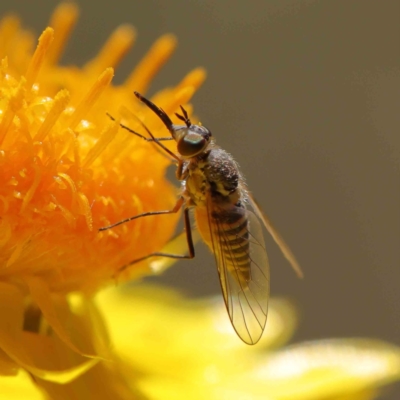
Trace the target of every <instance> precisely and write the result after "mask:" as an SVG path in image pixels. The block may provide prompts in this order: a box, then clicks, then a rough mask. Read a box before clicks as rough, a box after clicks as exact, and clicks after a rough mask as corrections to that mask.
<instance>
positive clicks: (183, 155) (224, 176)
mask: <svg viewBox="0 0 400 400" xmlns="http://www.w3.org/2000/svg"><path fill="white" fill-rule="evenodd" d="M135 95H136V97H137V98H138V99H139V100H140V101H141V102H143V103H144V104H145V105H146V106H147V107H149V108H150V109H151V110H152V111H153V112H154V113H155V114H156V115H157V116H158V117H159V118H160V119H161V120H162V122H163V123H164V125H165V126H166V127H167V129H168V131H169V133H170V134H171V136H170V137H166V138H155V137H154V136H153V134H152V133H151V132H150V130H149V129H147V128H146V126H145V125H144V124H142V126H143V127H144V128H145V130H146V131H147V133H148V134H149V136H150V138H147V137H145V136H143V135H141V134H139V133H137V132H135V131H133V130H132V129H130V128H128V127H127V126H124V125H121V126H122V127H123V128H124V129H127V130H128V131H129V132H131V133H133V134H135V135H137V136H139V137H141V138H143V139H145V140H147V141H149V142H154V143H155V144H157V145H158V146H160V148H161V149H162V150H163V151H165V152H166V153H167V154H168V155H169V156H171V157H172V158H173V159H174V161H176V163H177V170H176V177H177V178H178V180H179V181H181V183H182V190H181V194H180V196H179V198H178V200H177V202H176V205H175V206H174V208H173V209H172V210H165V211H154V212H146V213H142V214H139V215H136V216H134V217H130V218H127V219H125V220H123V221H119V222H117V223H115V224H113V225H110V226H106V227H103V228H101V229H100V231H103V230H106V229H110V228H113V227H115V226H117V225H120V224H122V223H125V222H128V221H132V220H134V219H137V218H142V217H147V216H151V215H160V214H173V213H177V212H178V211H179V210H180V209H181V208H183V210H184V214H183V215H184V224H185V235H186V240H187V245H188V253H189V254H188V255H178V254H169V253H161V252H157V253H152V254H149V255H147V256H145V257H142V258H140V259H137V260H134V261H132V262H130V263H129V264H127V265H124V266H123V267H121V268H120V270H119V272H120V271H122V270H124V269H126V268H128V267H129V266H130V265H132V264H134V263H137V262H139V261H143V260H145V259H147V258H149V257H154V256H161V257H169V258H175V259H182V258H193V257H194V254H195V253H194V246H193V239H192V231H191V226H190V219H189V209H194V215H195V219H196V222H197V229H198V231H199V233H200V236H201V237H202V239H203V240H204V242H205V243H206V244H207V245H208V247H209V248H210V250H211V251H212V253H213V254H214V257H215V262H216V264H217V270H218V275H219V281H220V284H221V289H222V294H223V297H224V301H225V306H226V309H227V311H228V314H229V318H230V320H231V323H232V326H233V328H234V329H235V331H236V333H237V334H238V336H239V337H240V339H242V340H243V342H245V343H247V344H255V343H257V342H258V341H259V340H260V338H261V335H262V333H263V331H264V328H265V324H266V321H267V310H268V300H269V284H270V275H269V263H268V257H267V252H266V250H265V244H264V239H263V234H262V228H261V225H260V222H259V221H260V220H261V221H262V222H263V224H264V226H265V227H266V229H267V230H268V231H269V233H270V234H271V236H272V237H273V239H274V240H275V242H276V243H277V245H278V246H279V248H280V249H281V251H282V253H283V255H284V256H285V257H286V258H287V260H288V261H289V262H290V264H291V265H292V267H293V269H294V270H295V271H296V273H297V275H299V277H301V276H302V271H301V269H300V266H299V264H298V262H297V261H296V259H295V257H294V255H293V253H292V252H291V250H290V249H289V247H288V245H287V244H286V243H285V241H284V240H283V239H282V237H281V236H280V234H279V233H278V232H277V230H276V229H275V228H274V227H273V225H272V224H271V222H270V220H269V219H268V218H267V216H266V215H265V214H264V213H263V212H262V211H261V210H260V208H259V207H258V205H257V203H256V202H255V201H254V199H253V197H252V196H251V194H250V193H249V192H248V191H247V188H246V185H245V183H244V180H243V178H242V176H241V174H240V171H239V167H238V165H237V163H236V162H235V160H234V159H233V158H232V156H231V155H230V154H228V153H227V152H226V151H225V150H223V149H221V148H220V147H218V146H217V145H216V144H215V141H214V138H213V136H212V134H211V131H210V130H209V129H207V128H206V127H204V126H202V125H193V124H192V123H191V121H190V119H189V117H188V114H187V112H186V110H185V109H184V108H183V107H182V106H181V110H182V115H180V114H176V116H177V117H178V118H179V119H180V120H181V121H183V122H184V125H175V124H173V123H172V121H171V119H170V118H169V117H168V115H167V114H166V113H165V112H164V111H163V110H162V109H161V108H159V107H157V106H156V105H155V104H154V103H152V102H151V101H150V100H148V99H146V98H145V97H143V96H142V95H141V94H139V93H137V92H135ZM111 118H112V117H111ZM164 140H175V141H176V143H177V150H178V154H175V153H173V152H172V151H171V150H169V149H168V148H167V147H165V146H164V144H163V143H162V141H164ZM248 206H250V207H251V208H252V209H253V212H252V211H250V210H249V209H248V208H247V207H248Z"/></svg>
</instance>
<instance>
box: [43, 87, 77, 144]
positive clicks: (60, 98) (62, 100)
mask: <svg viewBox="0 0 400 400" xmlns="http://www.w3.org/2000/svg"><path fill="white" fill-rule="evenodd" d="M69 97H70V96H69V93H68V91H67V90H65V89H63V90H60V91H59V92H58V93H57V94H56V95H55V97H54V102H53V105H52V107H51V109H50V111H49V113H48V114H47V116H46V119H45V120H44V121H43V123H42V125H41V126H40V128H39V129H38V131H37V133H36V135H35V141H38V142H42V141H43V140H44V139H45V137H46V136H47V134H48V133H49V132H50V130H51V128H52V127H53V126H54V124H55V123H56V122H57V120H58V118H59V117H60V115H61V113H62V112H63V111H64V110H65V107H66V106H67V104H68V102H69Z"/></svg>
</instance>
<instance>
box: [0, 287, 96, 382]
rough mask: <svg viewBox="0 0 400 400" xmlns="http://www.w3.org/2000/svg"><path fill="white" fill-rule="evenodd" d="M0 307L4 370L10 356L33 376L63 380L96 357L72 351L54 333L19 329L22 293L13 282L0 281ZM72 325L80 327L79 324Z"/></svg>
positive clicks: (74, 376)
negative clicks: (88, 357) (47, 334)
mask: <svg viewBox="0 0 400 400" xmlns="http://www.w3.org/2000/svg"><path fill="white" fill-rule="evenodd" d="M0 308H1V310H0V311H1V313H0V314H1V316H2V318H0V349H1V350H2V352H4V353H5V354H6V355H7V358H6V359H5V358H4V357H3V358H1V359H0V360H1V361H0V365H6V366H7V365H8V372H12V369H11V362H10V360H12V361H13V362H14V363H15V365H18V366H22V367H23V368H25V369H26V370H27V371H29V372H30V373H31V374H33V375H35V376H38V377H41V378H42V379H48V380H51V381H55V382H59V383H63V382H68V381H70V380H72V379H75V378H76V377H77V376H78V375H80V374H82V373H83V372H84V371H86V370H87V369H89V368H91V367H92V366H93V365H94V364H95V363H97V362H98V361H99V360H98V359H89V360H88V359H87V358H84V357H82V356H80V355H78V354H76V353H75V352H74V351H72V350H71V349H70V348H69V347H67V346H66V345H65V344H64V343H62V342H61V341H60V340H59V339H58V338H57V336H45V335H43V334H38V333H32V332H28V331H23V330H22V325H23V316H24V310H25V305H24V296H23V294H22V293H21V292H19V291H18V289H17V288H16V287H15V286H13V285H9V284H4V283H1V282H0ZM64 312H65V310H64ZM69 314H70V315H71V313H69ZM82 317H85V315H83V316H82ZM67 321H68V319H66V320H65V321H64V324H66V323H67ZM69 321H70V322H71V320H70V319H69ZM76 329H77V330H78V332H79V331H82V327H81V326H78V327H77V328H76ZM99 332H101V331H99ZM80 333H81V337H82V338H84V337H85V335H82V332H80ZM87 336H88V334H87V333H86V337H87ZM93 336H94V335H93ZM2 352H1V353H0V356H1V354H2ZM6 372H7V371H6Z"/></svg>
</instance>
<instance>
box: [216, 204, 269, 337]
mask: <svg viewBox="0 0 400 400" xmlns="http://www.w3.org/2000/svg"><path fill="white" fill-rule="evenodd" d="M208 218H209V226H210V233H211V241H212V250H213V252H214V256H215V260H216V264H217V268H218V274H219V280H220V283H221V289H222V294H223V297H224V301H225V305H226V308H227V311H228V315H229V318H230V320H231V322H232V326H233V328H234V329H235V331H236V333H237V334H238V336H239V337H240V338H241V339H242V340H243V341H244V342H245V343H247V344H255V343H257V342H258V341H259V340H260V338H261V335H262V333H263V331H264V328H265V324H266V322H267V312H268V300H269V283H270V275H269V263H268V257H267V252H266V250H265V244H264V238H263V234H262V229H261V225H260V223H259V221H258V219H257V217H256V216H255V215H254V214H253V213H252V212H251V211H249V210H247V209H246V208H242V207H236V206H229V208H225V207H224V209H223V210H220V209H215V207H214V208H213V204H212V202H211V201H208Z"/></svg>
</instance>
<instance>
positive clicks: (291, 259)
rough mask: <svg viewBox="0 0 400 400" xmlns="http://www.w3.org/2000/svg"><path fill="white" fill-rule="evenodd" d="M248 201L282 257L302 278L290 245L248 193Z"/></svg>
mask: <svg viewBox="0 0 400 400" xmlns="http://www.w3.org/2000/svg"><path fill="white" fill-rule="evenodd" d="M248 200H249V203H250V205H251V206H252V208H253V209H254V212H255V213H256V215H257V217H258V218H260V220H261V221H262V222H263V224H264V226H265V228H266V229H267V231H268V232H269V234H270V235H271V236H272V238H273V239H274V240H275V243H276V244H277V245H278V247H279V248H280V250H281V252H282V254H283V255H284V257H285V258H286V259H287V260H288V261H289V263H290V265H291V266H292V268H293V269H294V271H295V272H296V274H297V276H298V277H299V278H303V277H304V274H303V271H302V269H301V267H300V264H299V263H298V261H297V260H296V257H295V256H294V254H293V253H292V250H290V247H289V246H288V244H287V243H286V242H285V240H284V239H283V237H282V236H281V234H280V233H279V232H278V230H277V229H276V228H275V226H274V225H273V224H272V222H271V220H270V219H269V218H268V217H267V215H266V214H265V213H264V212H263V211H262V210H261V208H260V207H259V205H258V204H257V202H256V201H255V200H254V198H253V196H251V195H250V194H249V199H248Z"/></svg>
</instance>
